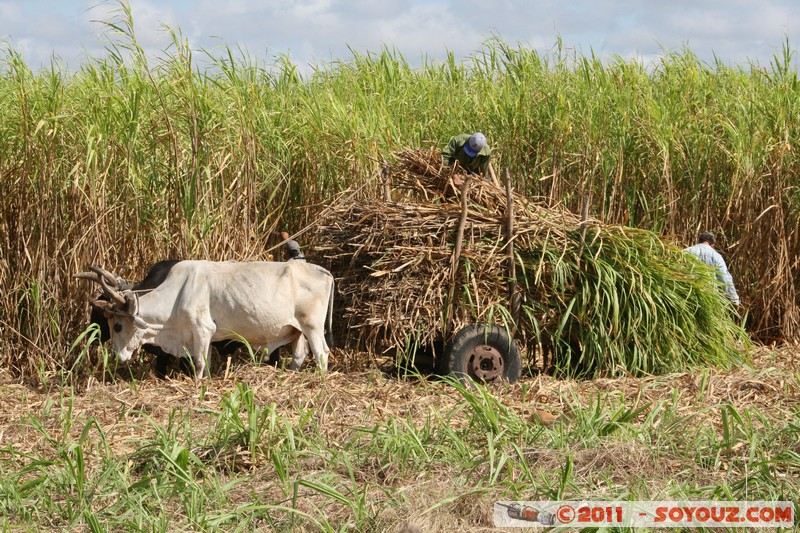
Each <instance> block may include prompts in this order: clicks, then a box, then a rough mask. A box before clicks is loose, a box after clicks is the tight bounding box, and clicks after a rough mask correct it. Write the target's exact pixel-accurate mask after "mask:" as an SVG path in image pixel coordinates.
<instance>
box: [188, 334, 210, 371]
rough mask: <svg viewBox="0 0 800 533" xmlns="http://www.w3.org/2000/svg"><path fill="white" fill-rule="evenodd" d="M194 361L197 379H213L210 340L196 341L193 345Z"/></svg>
mask: <svg viewBox="0 0 800 533" xmlns="http://www.w3.org/2000/svg"><path fill="white" fill-rule="evenodd" d="M192 361H194V375H195V377H202V378H208V377H211V341H210V339H195V342H194V343H193V345H192Z"/></svg>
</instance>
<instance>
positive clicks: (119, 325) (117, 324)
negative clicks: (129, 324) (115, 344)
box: [114, 322, 122, 333]
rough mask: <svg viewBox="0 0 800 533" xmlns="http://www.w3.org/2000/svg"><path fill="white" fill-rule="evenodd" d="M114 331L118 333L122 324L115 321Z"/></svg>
mask: <svg viewBox="0 0 800 533" xmlns="http://www.w3.org/2000/svg"><path fill="white" fill-rule="evenodd" d="M114 331H116V332H117V333H119V332H120V331H122V324H120V323H119V322H117V323H116V324H114Z"/></svg>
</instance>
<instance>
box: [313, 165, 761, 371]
mask: <svg viewBox="0 0 800 533" xmlns="http://www.w3.org/2000/svg"><path fill="white" fill-rule="evenodd" d="M453 176H454V170H453V169H452V168H450V167H447V166H444V165H443V164H442V163H441V158H440V156H439V154H438V152H436V151H435V150H431V151H403V152H400V153H398V154H396V161H395V162H394V163H393V164H392V165H388V166H386V167H385V168H384V172H383V175H382V183H381V184H380V185H381V186H376V187H374V190H370V191H364V190H361V191H359V193H358V194H356V193H353V194H347V195H344V196H343V198H345V199H344V200H342V201H338V202H335V203H333V204H332V205H331V206H329V207H328V208H327V209H326V210H325V211H324V213H323V215H322V219H321V221H320V224H319V226H318V231H317V234H316V239H315V240H316V242H315V245H316V250H317V253H318V254H319V255H322V256H324V257H325V258H326V259H327V261H328V264H327V266H328V267H329V268H330V269H331V271H332V272H333V274H334V275H335V277H336V278H337V283H338V291H337V298H338V305H337V313H336V314H337V316H336V321H337V322H336V323H337V328H336V330H337V332H338V336H339V337H340V338H341V337H345V338H346V342H348V343H353V344H357V345H360V346H362V347H365V348H367V349H369V350H375V351H383V350H390V349H391V350H396V351H397V353H400V354H405V355H408V354H409V353H413V352H414V351H415V350H416V349H417V348H419V347H436V346H441V344H442V343H443V342H447V341H448V340H449V339H450V338H451V337H452V335H453V334H454V333H455V332H457V331H458V330H459V329H460V328H461V327H463V326H465V325H467V324H470V323H496V324H499V325H502V326H505V327H506V328H507V329H508V330H509V331H510V332H511V333H512V334H514V336H515V338H516V339H517V342H518V344H519V346H520V348H521V349H522V350H523V352H527V354H528V355H529V361H531V362H533V358H534V357H533V356H534V354H536V353H544V354H549V355H550V359H549V363H550V364H552V365H554V366H555V368H556V369H560V370H561V371H565V372H567V373H582V374H584V375H590V376H598V375H620V374H628V373H630V374H642V373H663V372H670V371H677V370H684V369H685V368H687V367H691V366H697V365H714V366H722V367H726V366H728V365H729V364H730V363H731V362H733V361H739V360H741V358H742V354H743V353H744V351H745V349H746V348H747V347H748V346H749V342H748V339H747V335H746V333H745V332H744V330H743V329H742V328H741V327H740V326H739V325H738V324H737V322H736V321H735V320H734V317H735V313H734V311H733V309H732V308H731V306H730V304H728V303H727V301H726V300H725V299H724V298H723V297H722V295H721V293H720V291H719V287H718V286H717V283H716V281H715V277H714V275H713V272H712V271H711V270H710V268H709V267H707V266H706V265H703V264H701V263H700V262H698V261H696V260H695V259H694V258H693V257H689V256H687V254H685V253H683V252H682V251H681V250H680V249H679V248H677V247H675V246H673V245H670V244H668V243H665V242H663V241H662V240H661V239H660V238H659V236H658V235H656V234H654V233H652V232H649V231H644V230H639V229H634V228H628V227H621V226H611V225H606V224H603V223H601V222H600V221H597V220H594V219H591V218H588V217H583V218H582V217H580V216H577V215H575V214H574V213H571V212H569V211H567V210H565V209H561V208H552V207H545V206H544V205H543V204H542V203H538V202H536V201H533V200H530V199H528V198H526V197H525V196H524V195H522V194H519V193H516V192H512V191H511V188H510V187H504V186H498V184H497V183H496V182H493V181H490V180H483V179H480V178H468V179H466V180H465V183H463V185H461V187H458V185H460V184H461V183H462V181H464V180H461V179H458V178H460V177H462V176H461V175H459V176H458V177H457V179H455V180H453V179H452V178H453ZM459 242H460V244H459ZM512 257H513V261H512Z"/></svg>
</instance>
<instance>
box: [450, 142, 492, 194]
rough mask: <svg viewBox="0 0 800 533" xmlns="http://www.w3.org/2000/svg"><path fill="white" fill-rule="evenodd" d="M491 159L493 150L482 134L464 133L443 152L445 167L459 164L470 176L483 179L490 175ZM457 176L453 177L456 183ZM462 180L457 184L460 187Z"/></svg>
mask: <svg viewBox="0 0 800 533" xmlns="http://www.w3.org/2000/svg"><path fill="white" fill-rule="evenodd" d="M490 157H491V150H490V148H489V145H488V144H486V136H485V135H484V134H483V133H481V132H476V133H473V134H472V135H470V134H468V133H462V134H461V135H456V136H455V137H453V138H452V139H450V142H449V143H447V146H445V148H444V150H442V161H443V162H444V164H445V165H448V166H453V165H455V164H456V162H458V164H459V166H460V167H461V168H462V169H463V170H465V171H467V173H469V174H477V175H479V176H480V177H481V178H486V177H487V176H488V175H489V158H490ZM456 178H457V174H456V175H454V176H453V181H454V182H456V181H457V180H456ZM459 182H461V180H460V179H459V180H458V182H456V183H455V184H456V186H459V185H460V183H459Z"/></svg>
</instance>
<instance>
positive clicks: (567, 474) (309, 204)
mask: <svg viewBox="0 0 800 533" xmlns="http://www.w3.org/2000/svg"><path fill="white" fill-rule="evenodd" d="M119 6H120V9H119V11H117V14H116V15H115V18H112V19H111V20H109V21H108V22H106V23H104V25H105V26H104V27H105V28H106V31H107V32H108V33H107V35H106V36H107V38H108V44H107V45H106V50H108V52H109V53H108V55H107V56H104V57H89V58H87V60H86V61H85V63H84V64H83V65H82V66H81V67H80V68H78V69H71V70H68V69H66V68H63V69H62V68H61V67H59V66H58V64H57V63H55V62H54V64H53V66H52V67H51V68H45V69H43V70H35V69H33V68H32V67H31V66H30V65H28V64H27V63H26V61H25V59H24V57H23V56H22V54H21V53H19V52H17V51H15V50H14V49H13V48H11V47H6V48H5V53H4V55H3V57H2V59H0V73H2V74H1V75H0V239H2V247H0V289H2V290H0V392H1V393H2V398H3V402H2V406H1V407H0V529H2V530H3V531H87V530H88V531H92V532H100V531H142V530H147V531H164V532H166V531H170V532H172V531H193V532H194V531H309V532H310V531H331V532H338V531H354V532H373V531H376V532H377V531H380V532H383V531H387V532H398V533H400V532H402V533H422V532H450V531H452V532H479V531H496V530H497V531H500V530H502V531H511V530H513V529H508V528H511V527H513V528H523V530H544V529H543V528H555V529H564V528H573V529H575V530H582V529H585V530H588V531H597V530H602V531H627V530H631V529H635V528H636V527H637V526H635V525H634V524H633V523H632V522H625V521H623V520H622V519H621V518H620V517H621V516H622V515H621V511H620V514H619V515H617V514H615V510H616V509H622V504H621V503H619V502H623V503H624V502H637V501H645V502H710V503H709V505H711V506H712V507H714V506H715V505H716V504H715V503H714V502H717V503H719V505H723V504H724V502H760V503H762V504H764V503H765V502H773V503H774V502H781V505H782V507H780V506H778V507H775V509H776V510H775V511H774V514H769V516H768V518H769V520H767V519H765V518H764V517H765V515H764V513H763V512H762V513H761V514H760V515H759V516H760V517H761V518H762V521H763V520H767V522H768V524H766V525H765V524H762V525H761V526H756V525H753V523H754V522H755V521H756V519H755V518H752V517H751V516H750V515H749V514H747V515H746V516H747V519H746V520H745V519H742V520H741V521H733V522H730V523H729V524H728V525H727V526H726V530H750V529H753V528H755V527H767V526H769V527H770V528H771V529H772V530H780V531H791V530H796V529H797V528H798V527H800V518H798V510H800V507H798V505H799V504H800V345H799V344H798V342H800V262H799V261H798V257H800V232H799V231H798V227H799V225H798V222H799V221H800V195H798V190H800V189H798V186H800V182H798V176H800V152H799V151H798V147H799V146H800V84H798V76H797V71H796V67H795V65H796V63H795V62H793V61H794V60H793V59H792V57H793V56H794V54H795V53H796V52H795V51H794V50H792V49H791V47H790V45H789V43H788V41H787V42H786V43H785V45H784V49H783V50H780V51H778V52H776V53H775V56H774V61H773V62H772V63H771V64H770V65H769V66H767V67H757V66H755V65H741V66H736V65H734V66H726V65H724V64H722V63H717V64H713V65H709V64H708V63H706V62H703V61H701V60H700V59H699V58H698V57H696V56H695V55H693V53H692V52H691V51H690V50H689V49H684V50H681V51H678V52H665V53H664V55H663V57H662V58H661V59H660V61H659V62H657V63H655V64H653V65H650V66H648V67H645V66H644V65H642V64H641V63H640V62H637V61H636V60H634V59H626V58H623V57H616V58H614V59H611V60H601V59H600V58H598V57H596V56H594V55H593V54H587V55H584V54H581V53H580V52H577V51H572V50H562V49H560V48H558V49H556V50H554V51H553V52H550V53H547V54H542V53H540V52H537V51H535V50H533V49H531V48H528V47H526V46H525V45H521V44H520V45H511V44H509V43H507V42H505V41H503V40H502V39H501V38H500V37H499V36H495V37H493V38H491V39H489V40H487V41H485V43H484V45H483V46H482V48H480V49H478V50H475V51H473V52H472V55H471V56H470V58H469V61H464V62H463V63H458V62H455V61H445V62H444V63H438V62H434V61H424V62H423V64H422V66H411V64H410V63H409V62H408V61H406V59H405V58H404V57H403V56H402V55H401V54H399V53H398V52H397V51H394V50H391V49H388V48H383V49H380V50H379V51H378V52H370V53H365V54H361V53H359V52H357V51H355V50H353V51H352V56H349V57H347V58H342V59H337V60H332V61H330V62H327V63H320V64H318V65H316V67H315V68H314V69H313V70H311V71H303V72H300V71H298V69H297V68H296V66H295V65H294V64H292V63H291V61H289V60H288V58H287V57H282V56H281V57H277V58H275V60H274V61H273V62H272V63H269V64H265V63H261V62H259V61H255V60H252V59H249V58H248V57H247V56H244V57H242V56H240V54H241V53H242V50H237V49H235V48H234V49H231V48H230V47H227V48H224V49H223V51H222V52H218V51H217V53H212V52H210V51H207V50H203V51H202V54H201V51H200V50H196V49H192V48H190V47H189V44H188V41H185V40H183V37H182V36H181V34H180V33H172V34H171V35H172V39H173V41H172V42H171V43H170V45H169V46H168V47H166V48H165V49H164V50H162V51H161V52H160V53H159V54H158V55H157V56H156V57H155V58H154V57H152V56H149V55H147V53H146V52H145V51H144V49H143V48H142V47H140V46H139V44H138V42H137V34H136V33H135V32H134V31H133V27H134V23H133V18H132V15H131V12H130V8H129V7H127V4H125V3H120V4H119ZM0 12H1V10H0ZM201 55H202V60H201V59H200V56H201ZM466 102H468V103H469V105H464V104H465V103H466ZM455 109H458V110H459V111H458V112H454V111H453V110H455ZM456 152H457V154H456ZM456 155H458V157H461V158H462V159H458V157H456ZM481 157H484V159H480V158H481ZM463 158H467V159H468V160H469V161H470V163H466V162H465V161H466V160H465V159H463ZM473 161H474V162H476V163H475V164H477V162H478V161H481V165H482V166H480V167H475V168H471V167H469V166H468V164H472V162H473ZM709 239H710V240H709ZM698 250H699V252H698ZM698 254H700V255H698ZM703 254H705V255H703ZM709 257H711V258H712V259H713V261H716V262H709V261H708V260H707V259H708V258H709ZM720 262H721V263H720ZM720 265H721V266H720ZM525 502H528V503H527V504H525ZM531 502H560V503H559V507H558V511H557V512H556V511H553V512H551V511H549V510H547V509H544V508H543V507H537V505H535V504H534V503H531ZM564 502H571V503H570V504H569V505H571V506H572V507H569V509H570V510H574V511H575V513H574V514H573V515H570V516H569V517H567V518H565V514H564V512H563V511H564V510H565V509H567V507H568V506H566V504H565V503H564ZM587 502H588V503H587ZM591 502H614V503H608V505H606V503H603V504H602V505H600V504H597V505H596V506H595V509H596V510H597V511H598V513H599V514H597V515H595V514H591V512H589V511H587V514H586V515H585V516H588V517H589V518H591V519H592V520H593V521H594V522H592V524H595V523H600V522H602V523H604V524H606V525H604V526H599V527H600V529H598V526H592V525H591V524H589V523H588V522H587V523H583V524H582V523H581V517H582V516H584V514H582V513H581V508H582V507H581V506H583V508H584V509H589V508H591V505H592V504H591ZM579 504H580V505H579ZM587 505H588V506H589V507H587ZM728 505H730V504H728ZM573 507H574V509H573ZM779 507H780V508H779ZM659 509H662V510H661V511H658V510H656V517H658V516H660V517H661V518H663V519H664V520H668V521H669V520H671V521H672V523H671V524H670V523H668V522H664V523H663V524H661V525H659V524H658V521H659V520H660V519H659V518H656V519H654V520H655V522H654V523H653V524H651V523H650V522H648V524H650V525H647V526H641V527H644V529H646V530H661V529H660V528H661V527H671V528H673V529H676V530H681V529H684V530H689V529H692V530H694V529H699V530H703V529H709V530H711V529H715V528H717V527H718V526H716V525H715V526H713V527H712V526H711V525H709V524H708V523H706V522H704V521H703V520H702V519H701V518H700V514H699V513H700V511H697V513H698V514H697V519H698V520H701V522H699V523H695V525H686V523H685V522H682V521H681V520H683V519H684V515H683V514H681V512H683V513H686V512H688V511H686V509H689V508H688V507H685V506H684V507H675V508H674V509H673V508H669V509H670V510H669V511H663V509H665V508H662V507H660V508H659ZM691 509H692V512H694V511H695V510H696V508H695V507H692V508H691ZM769 509H772V508H769ZM672 510H676V511H680V512H678V514H677V515H673V513H672ZM681 510H682V511H681ZM761 510H762V511H763V509H761ZM709 512H711V511H709ZM659 513H661V514H660V515H659ZM770 513H773V511H772V510H770ZM598 516H600V518H602V520H600V521H599V522H598V520H599V519H598ZM676 516H677V518H676ZM709 516H711V515H709ZM690 520H691V518H690ZM781 520H782V521H781ZM527 528H532V529H527Z"/></svg>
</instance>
